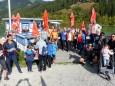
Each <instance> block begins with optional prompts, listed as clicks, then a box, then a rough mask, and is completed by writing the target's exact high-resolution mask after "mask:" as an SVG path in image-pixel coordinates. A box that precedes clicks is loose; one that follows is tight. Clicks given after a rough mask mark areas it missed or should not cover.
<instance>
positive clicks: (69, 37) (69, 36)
mask: <svg viewBox="0 0 115 86" xmlns="http://www.w3.org/2000/svg"><path fill="white" fill-rule="evenodd" d="M68 41H72V37H71V33H69V34H68Z"/></svg>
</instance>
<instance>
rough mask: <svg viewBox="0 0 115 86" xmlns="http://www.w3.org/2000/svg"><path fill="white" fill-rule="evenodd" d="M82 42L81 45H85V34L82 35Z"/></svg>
mask: <svg viewBox="0 0 115 86" xmlns="http://www.w3.org/2000/svg"><path fill="white" fill-rule="evenodd" d="M82 41H83V43H85V34H84V33H82Z"/></svg>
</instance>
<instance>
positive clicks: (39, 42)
mask: <svg viewBox="0 0 115 86" xmlns="http://www.w3.org/2000/svg"><path fill="white" fill-rule="evenodd" d="M36 40H37V42H36V45H35V49H37V50H38V53H39V56H38V58H39V71H40V72H41V71H42V69H43V70H44V71H45V70H46V62H45V60H46V56H45V55H43V49H46V48H47V45H46V42H45V41H44V40H42V39H40V38H38V39H36ZM42 63H43V64H44V66H43V64H42Z"/></svg>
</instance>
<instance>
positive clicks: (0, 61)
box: [0, 44, 9, 80]
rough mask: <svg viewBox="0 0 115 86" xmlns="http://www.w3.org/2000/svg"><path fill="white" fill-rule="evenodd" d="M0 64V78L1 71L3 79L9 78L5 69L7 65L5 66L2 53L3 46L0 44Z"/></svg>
mask: <svg viewBox="0 0 115 86" xmlns="http://www.w3.org/2000/svg"><path fill="white" fill-rule="evenodd" d="M0 65H1V66H2V70H1V73H0V80H1V78H2V72H3V73H4V80H9V78H8V74H7V73H8V71H7V66H6V62H5V58H4V55H3V46H2V44H0Z"/></svg>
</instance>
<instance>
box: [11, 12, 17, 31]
mask: <svg viewBox="0 0 115 86" xmlns="http://www.w3.org/2000/svg"><path fill="white" fill-rule="evenodd" d="M15 19H16V18H15V16H14V14H13V15H12V29H13V30H16V27H17V24H16V22H15Z"/></svg>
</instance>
